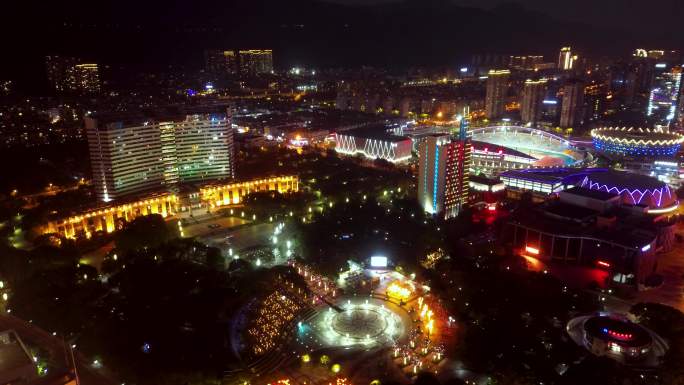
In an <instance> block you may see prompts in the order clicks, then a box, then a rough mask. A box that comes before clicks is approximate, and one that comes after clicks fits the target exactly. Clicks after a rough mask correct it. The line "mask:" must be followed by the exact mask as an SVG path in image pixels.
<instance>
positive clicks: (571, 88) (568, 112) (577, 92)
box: [560, 80, 584, 128]
mask: <svg viewBox="0 0 684 385" xmlns="http://www.w3.org/2000/svg"><path fill="white" fill-rule="evenodd" d="M583 115H584V84H583V83H582V82H581V81H579V80H570V81H568V82H567V83H566V84H565V85H564V86H563V101H562V104H561V116H560V126H561V128H576V127H578V126H580V125H582V124H583V123H584V120H583Z"/></svg>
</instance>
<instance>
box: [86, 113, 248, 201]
mask: <svg viewBox="0 0 684 385" xmlns="http://www.w3.org/2000/svg"><path fill="white" fill-rule="evenodd" d="M85 124H86V131H87V135H88V146H89V149H90V159H91V165H92V171H93V185H94V186H95V189H96V191H97V195H98V199H100V200H102V201H105V202H108V201H111V200H115V199H120V198H122V197H124V196H127V195H134V194H138V193H142V192H147V191H159V190H164V191H173V190H175V189H176V188H177V185H178V184H179V183H194V182H208V181H214V180H222V179H230V178H233V177H234V176H235V166H234V155H233V130H232V127H231V120H230V116H229V115H227V114H169V115H164V116H159V117H147V116H131V115H123V116H122V115H107V114H98V115H93V116H87V117H86V118H85Z"/></svg>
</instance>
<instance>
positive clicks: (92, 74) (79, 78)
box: [74, 63, 100, 94]
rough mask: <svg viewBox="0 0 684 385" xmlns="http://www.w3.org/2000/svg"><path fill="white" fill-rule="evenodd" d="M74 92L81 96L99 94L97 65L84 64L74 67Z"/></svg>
mask: <svg viewBox="0 0 684 385" xmlns="http://www.w3.org/2000/svg"><path fill="white" fill-rule="evenodd" d="M74 79H75V80H74V85H75V91H76V92H78V93H83V94H96V93H98V92H100V72H99V70H98V67H97V64H95V63H84V64H76V66H74Z"/></svg>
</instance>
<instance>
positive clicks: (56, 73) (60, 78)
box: [45, 56, 100, 94]
mask: <svg viewBox="0 0 684 385" xmlns="http://www.w3.org/2000/svg"><path fill="white" fill-rule="evenodd" d="M45 69H46V72H47V77H48V80H49V81H50V84H51V85H52V87H53V88H54V89H55V91H57V93H77V94H94V93H97V92H99V91H100V75H99V69H98V66H97V64H94V63H81V62H80V60H79V59H77V58H74V57H66V56H46V57H45Z"/></svg>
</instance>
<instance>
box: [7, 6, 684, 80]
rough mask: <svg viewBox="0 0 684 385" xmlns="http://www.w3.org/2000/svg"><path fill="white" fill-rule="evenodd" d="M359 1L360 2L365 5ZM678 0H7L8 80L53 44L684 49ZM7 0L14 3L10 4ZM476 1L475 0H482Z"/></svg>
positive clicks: (360, 57)
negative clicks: (44, 0) (8, 7)
mask: <svg viewBox="0 0 684 385" xmlns="http://www.w3.org/2000/svg"><path fill="white" fill-rule="evenodd" d="M359 3H363V5H359ZM681 3H683V2H682V1H681V0H649V1H643V0H600V1H598V0H567V1H548V0H521V1H518V2H517V3H510V2H504V1H502V0H456V1H449V0H403V1H400V0H334V2H333V1H332V0H329V1H322V0H249V1H226V0H203V1H190V0H185V1H162V0H145V1H140V0H135V1H134V0H119V1H108V0H105V1H82V0H73V1H50V2H42V1H41V2H38V1H37V0H27V1H21V2H11V4H12V5H11V6H10V7H11V9H9V12H5V13H4V15H3V18H4V19H3V23H0V36H3V40H5V41H4V42H3V50H4V52H5V53H10V54H9V55H3V56H4V57H5V58H10V60H2V61H0V79H2V78H10V79H18V80H19V82H20V83H21V82H23V83H27V82H33V83H39V82H41V80H40V79H38V78H39V77H40V76H44V75H43V72H44V71H43V67H42V66H43V57H44V56H45V55H47V54H67V55H77V56H81V57H84V58H86V59H89V60H95V61H98V62H100V63H105V64H125V65H130V66H134V67H136V68H143V69H145V68H151V69H152V68H155V69H158V68H163V67H164V66H167V65H169V64H182V65H185V66H190V67H200V66H201V65H202V63H203V59H202V52H203V50H204V49H207V48H273V49H274V50H275V61H276V63H275V64H276V66H278V67H281V68H286V67H289V66H292V65H305V66H319V67H322V66H325V67H330V66H334V67H352V66H359V65H374V66H402V67H405V66H454V65H459V64H462V63H464V62H466V61H467V60H468V58H469V56H470V55H471V54H472V53H486V52H491V53H506V54H508V53H520V54H545V55H549V57H552V56H555V55H556V52H557V50H558V47H560V46H561V45H566V44H572V45H573V46H575V47H577V49H579V50H580V52H586V53H590V54H593V55H604V54H605V55H621V56H624V55H625V54H628V53H629V52H630V51H631V50H632V49H634V48H636V47H637V46H643V47H646V48H666V49H667V48H671V49H678V48H680V47H681V46H682V45H683V44H682V41H683V40H684V34H681V33H679V31H678V30H677V28H678V26H679V22H680V21H681V20H682V19H684V14H683V11H682V8H683V6H682V4H681ZM4 6H5V7H7V6H8V5H4ZM475 6H477V7H475Z"/></svg>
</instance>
